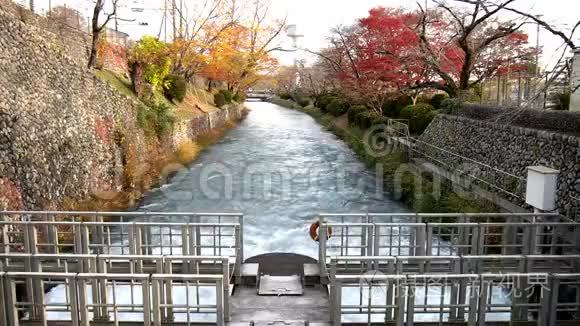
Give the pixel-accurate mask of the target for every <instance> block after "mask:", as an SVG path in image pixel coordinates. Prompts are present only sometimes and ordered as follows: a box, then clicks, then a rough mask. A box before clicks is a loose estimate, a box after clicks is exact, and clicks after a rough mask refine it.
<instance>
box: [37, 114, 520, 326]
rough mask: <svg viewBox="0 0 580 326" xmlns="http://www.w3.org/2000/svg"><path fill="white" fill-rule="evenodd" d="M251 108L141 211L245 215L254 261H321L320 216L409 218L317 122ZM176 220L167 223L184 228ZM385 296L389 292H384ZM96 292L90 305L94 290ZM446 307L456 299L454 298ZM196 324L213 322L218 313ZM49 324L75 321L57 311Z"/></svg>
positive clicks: (353, 297)
mask: <svg viewBox="0 0 580 326" xmlns="http://www.w3.org/2000/svg"><path fill="white" fill-rule="evenodd" d="M247 106H248V108H249V109H250V110H251V112H250V114H249V115H248V117H247V119H245V120H244V121H243V122H242V123H241V124H240V125H239V126H238V127H237V128H235V129H233V130H231V131H230V132H229V133H228V134H227V135H226V137H225V138H224V139H223V140H222V141H220V142H219V143H217V144H215V145H213V146H211V147H210V148H208V149H207V150H206V151H204V152H203V153H202V154H201V155H200V157H199V158H198V159H196V160H195V161H194V162H193V163H192V164H191V165H190V166H188V167H184V168H183V169H182V170H181V171H180V172H179V173H177V174H176V175H175V176H173V177H171V178H170V179H169V180H167V182H166V183H165V184H164V185H163V186H161V187H159V188H157V189H155V190H152V191H150V192H149V193H147V194H146V196H145V197H144V198H143V200H142V201H141V203H140V205H139V206H138V207H137V208H136V210H138V211H150V212H209V213H212V212H216V213H217V212H219V213H223V212H241V213H243V214H244V256H245V257H246V258H247V257H252V256H255V255H258V254H263V253H270V252H291V253H299V254H304V255H308V256H311V257H314V258H317V257H318V253H317V243H316V242H314V241H312V240H311V239H310V237H309V235H308V226H309V224H310V223H312V222H313V221H314V220H315V219H316V216H317V214H318V213H320V212H326V213H339V212H367V211H368V212H380V213H395V212H408V210H407V209H406V208H405V207H403V206H402V205H401V204H400V203H398V202H396V201H394V200H392V199H390V198H389V196H388V194H387V193H385V191H384V190H383V188H382V186H381V184H382V182H381V180H380V179H378V178H376V174H375V171H373V170H372V169H370V168H368V167H366V166H365V165H364V164H363V163H362V162H360V161H359V160H358V158H357V157H356V155H355V154H354V153H353V152H352V151H351V150H350V149H349V148H348V147H347V146H346V145H345V144H344V143H343V142H342V141H341V140H340V139H338V138H337V137H336V136H335V135H333V134H332V133H330V132H329V131H327V130H325V129H323V128H322V127H321V126H320V125H319V124H318V123H317V122H316V121H315V120H314V119H312V118H311V117H310V116H308V115H306V114H304V113H301V112H298V111H295V110H290V109H287V108H283V107H280V106H277V105H275V104H271V103H264V102H248V103H247ZM159 218H161V217H159ZM176 218H177V217H173V218H171V219H170V220H167V222H180V221H179V220H176ZM168 254H169V252H168ZM377 289H378V291H381V287H377ZM423 290H424V289H422V288H418V289H417V291H423ZM108 291H109V296H111V297H114V298H115V300H116V302H117V303H124V304H129V303H131V302H132V301H131V300H132V298H133V297H136V298H139V293H140V292H139V291H140V290H139V289H138V288H134V287H131V286H127V285H123V286H118V287H117V288H116V290H112V289H109V290H108ZM345 291H347V292H345V294H344V297H343V300H344V302H345V303H348V304H355V303H356V301H357V300H358V299H357V298H358V295H359V293H358V292H359V291H358V290H357V289H347V290H345ZM446 291H447V292H446V293H449V291H448V289H446ZM88 292H89V298H90V293H91V289H89V290H88ZM131 293H133V295H132V294H131ZM188 293H189V294H186V292H184V289H183V288H176V289H175V293H174V300H176V302H182V303H183V302H185V300H186V297H189V300H190V302H194V301H195V300H196V299H195V295H194V292H188ZM418 293H419V294H418V295H417V297H416V300H417V302H421V301H422V300H424V298H427V301H428V302H437V300H440V293H439V292H437V291H435V292H433V293H432V290H430V292H429V293H422V292H418ZM199 295H200V301H199V302H200V303H204V302H205V303H208V304H209V303H212V302H214V301H215V293H214V292H212V291H211V289H206V288H203V287H201V288H200V289H199ZM66 297H67V294H66V293H65V289H64V287H62V286H58V287H55V288H52V289H51V290H50V291H49V293H48V294H47V296H46V301H47V303H50V304H65V303H66ZM379 297H383V298H384V297H385V295H380V294H379ZM445 300H449V295H448V294H447V295H446V297H445ZM506 300H507V299H506V297H505V293H504V291H503V290H502V289H501V288H494V289H492V301H494V302H500V303H502V302H506ZM437 316H438V315H437V314H433V315H430V314H426V315H425V314H424V315H422V316H421V317H420V318H419V317H417V320H418V321H433V320H434V319H433V318H436V317H437ZM190 317H191V318H195V320H197V321H207V320H208V319H207V318H210V319H211V314H210V315H206V314H194V315H192V316H190ZM48 318H49V319H50V320H53V319H62V318H65V319H66V318H70V317H69V316H67V313H58V312H51V313H49V314H48ZM120 318H122V319H123V320H142V314H139V313H121V314H120ZM180 318H185V317H183V316H180ZM492 319H497V320H506V319H509V314H505V313H500V314H496V316H494V317H492ZM352 321H358V319H353V320H352Z"/></svg>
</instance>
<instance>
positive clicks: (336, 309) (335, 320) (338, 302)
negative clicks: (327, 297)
mask: <svg viewBox="0 0 580 326" xmlns="http://www.w3.org/2000/svg"><path fill="white" fill-rule="evenodd" d="M332 290H333V293H334V295H333V300H332V301H331V304H332V306H333V308H332V309H331V311H332V325H334V326H339V325H341V322H342V282H341V281H340V280H338V279H337V280H335V283H334V285H333V287H332Z"/></svg>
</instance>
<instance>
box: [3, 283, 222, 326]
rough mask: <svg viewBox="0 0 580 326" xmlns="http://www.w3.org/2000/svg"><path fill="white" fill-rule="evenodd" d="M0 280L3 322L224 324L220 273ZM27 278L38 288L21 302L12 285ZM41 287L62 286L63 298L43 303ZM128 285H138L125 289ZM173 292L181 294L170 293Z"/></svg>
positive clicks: (43, 323) (14, 323)
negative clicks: (197, 296)
mask: <svg viewBox="0 0 580 326" xmlns="http://www.w3.org/2000/svg"><path fill="white" fill-rule="evenodd" d="M0 278H1V279H2V282H1V283H0V286H1V287H3V288H2V289H1V290H2V293H3V294H4V295H3V296H1V297H0V307H2V308H0V321H1V322H2V324H3V325H9V326H18V325H20V323H21V320H23V318H24V321H25V322H26V323H27V324H30V323H39V324H41V325H46V324H47V321H49V320H50V321H51V322H56V323H58V324H59V325H67V324H69V323H70V325H83V326H89V325H91V324H95V323H103V324H108V323H109V322H113V323H115V324H118V323H119V321H127V320H131V321H139V322H140V323H139V324H142V325H162V323H173V324H174V325H179V324H190V323H191V322H192V321H195V320H198V321H199V320H202V321H204V322H206V323H215V324H217V325H224V316H225V315H224V307H225V306H224V300H223V299H224V298H223V278H222V276H220V275H188V274H184V275H174V274H173V275H167V274H152V275H150V274H100V273H34V272H33V273H24V272H18V273H12V272H1V273H0ZM28 280H37V281H38V282H35V283H38V284H39V286H40V288H37V289H36V292H35V293H34V295H32V296H29V297H27V298H26V299H25V300H26V301H22V299H21V298H20V297H19V296H18V293H17V291H16V288H17V287H19V286H21V284H23V283H25V282H26V281H28ZM45 286H51V287H55V286H58V287H62V288H64V293H65V295H64V300H63V301H60V302H47V301H45V295H44V287H45ZM129 286H134V287H135V288H138V289H136V290H135V291H133V289H131V291H128V287H129ZM177 291H179V292H180V293H182V294H184V295H181V296H174V295H173V294H174V293H175V292H177ZM199 291H203V293H204V295H203V296H202V297H201V299H200V300H196V299H195V297H194V296H192V294H193V293H196V292H199ZM121 294H122V295H121ZM208 294H210V295H208ZM127 296H128V297H127ZM196 316H197V317H196ZM212 316H213V317H212Z"/></svg>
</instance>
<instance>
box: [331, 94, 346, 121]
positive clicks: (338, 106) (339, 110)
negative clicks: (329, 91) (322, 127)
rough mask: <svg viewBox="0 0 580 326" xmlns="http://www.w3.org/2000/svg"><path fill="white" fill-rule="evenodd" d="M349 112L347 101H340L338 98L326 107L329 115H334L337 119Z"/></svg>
mask: <svg viewBox="0 0 580 326" xmlns="http://www.w3.org/2000/svg"><path fill="white" fill-rule="evenodd" d="M347 110H348V103H347V102H346V101H344V100H341V99H338V98H334V99H333V100H332V101H331V102H330V103H329V104H328V105H327V106H326V111H328V113H330V114H332V115H334V116H335V117H338V116H340V115H343V114H345V113H346V111H347Z"/></svg>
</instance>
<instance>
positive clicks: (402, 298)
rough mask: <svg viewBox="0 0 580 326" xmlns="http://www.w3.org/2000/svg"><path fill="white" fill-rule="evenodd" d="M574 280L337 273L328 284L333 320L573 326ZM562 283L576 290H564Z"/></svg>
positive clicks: (578, 302) (577, 280)
mask: <svg viewBox="0 0 580 326" xmlns="http://www.w3.org/2000/svg"><path fill="white" fill-rule="evenodd" d="M579 284H580V274H546V273H533V274H521V273H514V274H463V275H454V274H432V275H407V276H404V275H376V274H374V275H359V276H348V275H338V276H336V278H335V279H334V281H333V283H332V287H331V305H332V309H331V311H332V321H333V324H334V325H341V324H348V323H350V322H354V323H359V324H360V323H365V324H371V323H374V324H377V325H379V324H383V325H384V324H388V325H401V326H402V325H413V324H414V322H429V323H430V324H434V323H435V324H438V325H442V324H445V323H449V324H463V325H470V326H471V325H473V326H475V325H477V326H484V325H486V322H494V321H495V322H498V321H507V322H509V323H510V324H511V322H528V323H529V322H533V323H535V324H536V325H541V326H556V325H564V324H563V322H565V321H568V322H570V321H572V323H570V324H569V325H573V323H577V322H578V321H579V320H580V297H579V296H578V294H577V293H578V289H579V288H578V285H579ZM563 285H567V286H568V289H569V287H570V286H573V287H574V288H575V289H576V290H575V292H574V291H573V292H572V293H568V294H569V295H563V291H566V288H565V287H563ZM498 296H501V297H502V298H505V299H506V300H498V299H497V297H498Z"/></svg>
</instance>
